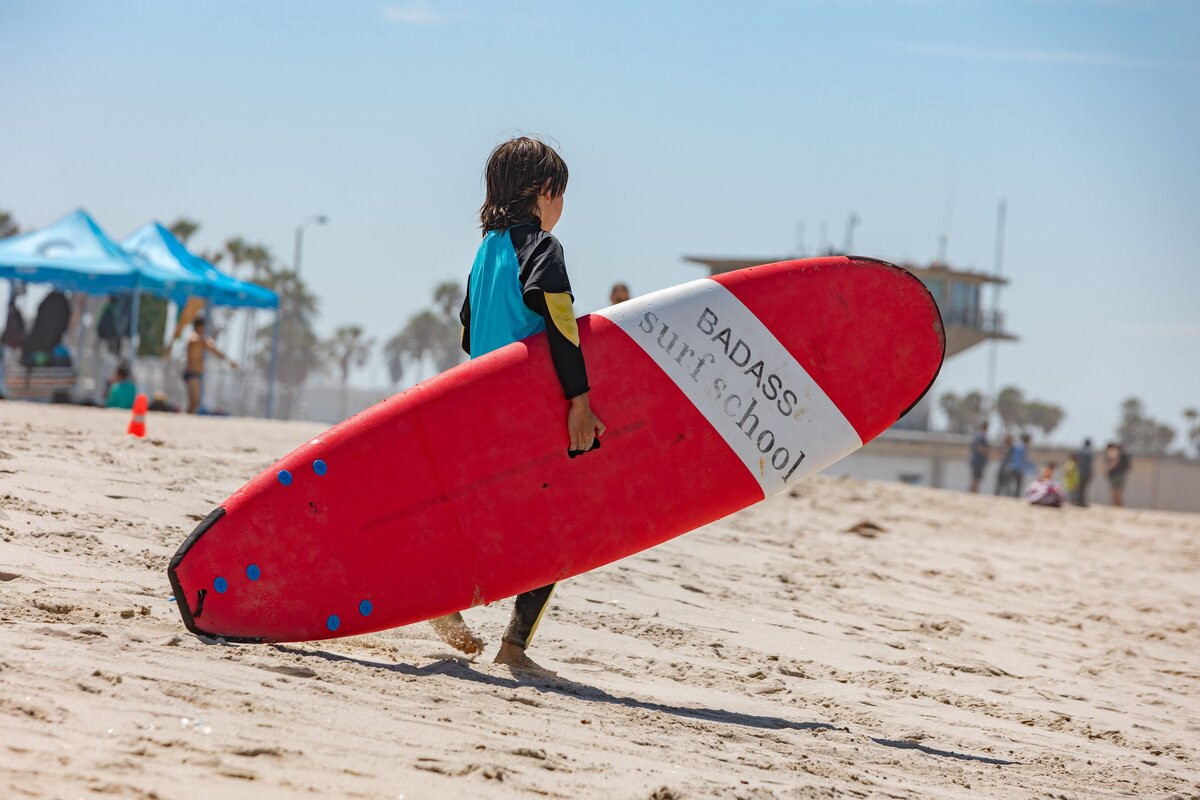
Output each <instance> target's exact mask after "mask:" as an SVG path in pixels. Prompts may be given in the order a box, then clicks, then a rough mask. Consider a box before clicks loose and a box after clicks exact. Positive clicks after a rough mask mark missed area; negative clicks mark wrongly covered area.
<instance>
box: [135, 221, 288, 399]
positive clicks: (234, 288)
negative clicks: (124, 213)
mask: <svg viewBox="0 0 1200 800" xmlns="http://www.w3.org/2000/svg"><path fill="white" fill-rule="evenodd" d="M122 245H123V246H124V247H125V249H127V250H129V251H130V252H133V253H135V254H137V255H139V256H141V257H142V258H144V259H145V260H147V261H149V262H150V263H152V264H154V265H155V266H156V267H159V268H160V269H163V270H165V271H168V272H170V273H172V274H177V273H182V274H184V275H189V276H193V277H195V278H199V279H200V280H202V281H203V283H204V288H203V289H202V290H200V291H195V292H188V293H185V294H182V295H179V294H177V295H174V296H173V299H175V300H176V302H178V303H179V304H180V305H182V304H183V303H184V302H186V301H187V296H188V295H189V294H190V296H193V297H200V298H203V299H204V300H205V302H206V303H207V304H211V305H214V306H228V307H233V308H265V309H271V310H274V311H275V327H274V330H273V331H272V336H271V363H270V368H269V374H268V380H267V403H266V405H267V407H266V416H267V417H268V418H269V417H271V415H272V413H273V411H274V405H275V370H276V365H277V363H278V354H279V297H278V295H276V294H275V292H272V291H271V290H270V289H266V288H264V287H262V286H259V285H257V284H254V283H250V282H248V281H242V280H238V279H237V278H234V277H233V276H231V275H227V274H225V273H224V272H221V271H220V270H219V269H217V268H216V267H214V266H213V265H212V264H210V263H208V262H207V261H205V260H204V259H203V258H200V257H199V256H197V255H196V254H195V253H192V252H191V251H190V250H188V249H187V248H186V247H184V245H183V243H182V242H180V241H179V240H178V239H177V238H175V235H174V234H173V233H171V231H169V230H168V229H167V228H166V227H164V226H163V225H162V224H161V223H159V222H147V223H146V224H145V225H143V226H142V227H140V228H138V229H137V230H136V231H134V232H133V233H131V234H130V235H129V236H128V237H126V239H125V241H123V242H122Z"/></svg>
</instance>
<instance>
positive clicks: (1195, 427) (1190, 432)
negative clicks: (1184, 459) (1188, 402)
mask: <svg viewBox="0 0 1200 800" xmlns="http://www.w3.org/2000/svg"><path fill="white" fill-rule="evenodd" d="M1183 418H1184V419H1185V420H1187V425H1186V426H1184V429H1183V435H1184V436H1185V437H1187V440H1188V443H1189V444H1191V446H1192V450H1194V451H1195V453H1196V457H1197V458H1200V423H1198V422H1197V420H1200V411H1197V410H1196V409H1194V408H1185V409H1184V410H1183Z"/></svg>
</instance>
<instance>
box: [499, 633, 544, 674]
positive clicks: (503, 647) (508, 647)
mask: <svg viewBox="0 0 1200 800" xmlns="http://www.w3.org/2000/svg"><path fill="white" fill-rule="evenodd" d="M493 660H494V661H495V663H497V664H503V665H504V666H506V667H508V668H509V669H513V670H520V671H522V672H536V673H537V674H539V675H547V676H554V677H557V676H558V673H557V672H555V671H553V670H549V669H546V668H545V667H543V666H542V665H541V664H539V663H537V662H536V661H534V660H533V659H532V658H530V657H529V656H527V655H525V650H524V649H523V648H520V647H517V646H516V645H515V644H509V643H508V642H501V643H500V652H498V653H496V658H495V659H493Z"/></svg>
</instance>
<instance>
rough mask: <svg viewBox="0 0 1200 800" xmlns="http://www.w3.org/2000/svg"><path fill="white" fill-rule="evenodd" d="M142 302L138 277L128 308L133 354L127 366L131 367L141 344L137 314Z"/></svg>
mask: <svg viewBox="0 0 1200 800" xmlns="http://www.w3.org/2000/svg"><path fill="white" fill-rule="evenodd" d="M141 300H142V279H141V277H139V278H138V279H137V280H136V281H135V282H134V284H133V300H132V301H131V303H130V308H129V318H130V319H129V343H130V345H131V346H132V348H133V352H132V353H130V354H129V366H130V368H132V367H133V365H134V364H135V363H137V354H138V345H139V344H141V337H140V336H139V335H138V333H139V328H138V313H139V312H140V310H141V308H140V306H141Z"/></svg>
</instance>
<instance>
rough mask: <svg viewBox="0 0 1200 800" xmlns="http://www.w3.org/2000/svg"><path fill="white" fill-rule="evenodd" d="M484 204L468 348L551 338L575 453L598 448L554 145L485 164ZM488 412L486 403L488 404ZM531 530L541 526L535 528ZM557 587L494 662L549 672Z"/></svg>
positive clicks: (478, 350)
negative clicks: (545, 649)
mask: <svg viewBox="0 0 1200 800" xmlns="http://www.w3.org/2000/svg"><path fill="white" fill-rule="evenodd" d="M486 183H487V197H486V199H485V200H484V203H483V207H482V208H481V209H480V213H479V217H480V223H481V227H482V228H483V243H482V244H481V245H480V246H479V250H478V252H477V253H476V255H475V263H474V264H473V265H472V267H471V275H470V278H469V279H468V280H467V296H466V298H465V300H464V301H463V307H462V311H461V312H460V313H459V319H460V321H461V322H462V325H463V335H462V345H463V349H464V350H466V352H467V355H469V356H471V357H472V358H478V357H479V356H482V355H484V354H486V353H489V352H491V351H493V350H496V349H498V348H501V347H504V346H505V345H507V344H510V343H512V342H516V341H519V340H521V339H523V338H525V337H526V336H531V335H533V334H536V333H541V332H545V334H546V339H547V341H548V343H549V345H550V360H551V362H552V363H553V365H554V371H555V373H556V375H557V376H558V382H559V384H560V386H561V388H562V392H563V395H562V396H563V401H564V402H563V411H564V413H565V416H566V428H567V430H566V434H567V436H566V438H567V443H568V447H567V449H568V451H569V452H570V453H571V454H572V455H580V454H583V453H586V452H588V451H589V450H591V449H592V448H593V444H599V442H598V441H597V440H598V438H599V437H600V436H601V435H602V434H603V433H604V423H603V422H601V421H600V419H599V418H598V417H597V416H596V415H595V414H594V413H593V412H592V407H591V403H590V400H589V399H588V395H589V392H590V390H591V387H590V386H588V378H587V369H586V367H585V365H584V361H583V350H582V349H581V348H580V345H579V329H578V327H577V325H576V322H575V310H574V307H573V305H572V304H573V297H572V293H571V282H570V280H569V279H568V277H567V264H566V258H565V256H564V255H563V248H562V245H561V244H560V243H559V241H558V239H556V238H555V237H554V235H553V234H551V231H552V230H553V229H554V226H555V225H556V224H557V223H558V220H559V218H560V217H561V216H562V210H563V195H564V194H565V192H566V191H567V165H566V163H565V162H564V161H563V160H562V157H561V156H559V154H558V153H556V152H555V151H554V149H553V148H551V147H550V146H549V145H547V144H545V143H544V142H540V141H538V140H536V139H531V138H529V137H525V136H522V137H519V138H516V139H511V140H509V141H507V142H504V143H503V144H500V145H499V146H497V147H496V149H495V150H493V151H492V154H491V156H489V158H488V163H487V169H486ZM481 402H486V398H481ZM530 524H539V523H538V522H536V521H535V520H534V519H533V518H531V521H530ZM554 586H555V584H550V585H548V586H543V587H541V588H540V589H533V590H531V591H528V592H524V593H523V594H519V595H517V598H516V602H515V604H514V606H513V613H512V619H511V621H510V622H509V624H508V628H507V629H506V630H505V632H504V637H503V639H502V640H501V645H500V651H499V652H498V653H497V654H496V658H495V661H496V663H498V664H507V665H509V666H510V667H515V668H518V669H526V670H536V671H542V672H545V671H546V670H544V669H543V668H541V667H539V666H538V665H537V664H536V663H534V662H533V661H532V660H531V659H530V658H529V656H527V655H526V654H525V650H526V648H528V647H529V644H530V642H531V641H532V640H533V635H534V632H535V631H536V630H537V627H538V623H539V622H540V621H541V619H542V614H544V613H545V611H546V607H547V606H548V605H549V603H550V595H551V594H552V593H553V592H554ZM430 622H431V623H432V624H433V628H434V630H435V631H436V632H437V634H438V636H440V637H441V638H442V640H443V641H445V642H446V643H447V644H449V645H450V646H452V647H455V648H457V649H459V650H462V651H463V652H465V653H467V654H474V653H477V652H479V651H480V650H481V649H482V647H483V643H482V641H480V639H479V638H478V637H477V636H475V635H474V634H473V633H471V631H470V630H469V629H468V628H467V626H466V624H465V622H464V621H463V618H462V615H461V614H458V613H455V614H448V615H446V616H443V617H439V618H437V619H435V620H431V621H430Z"/></svg>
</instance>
